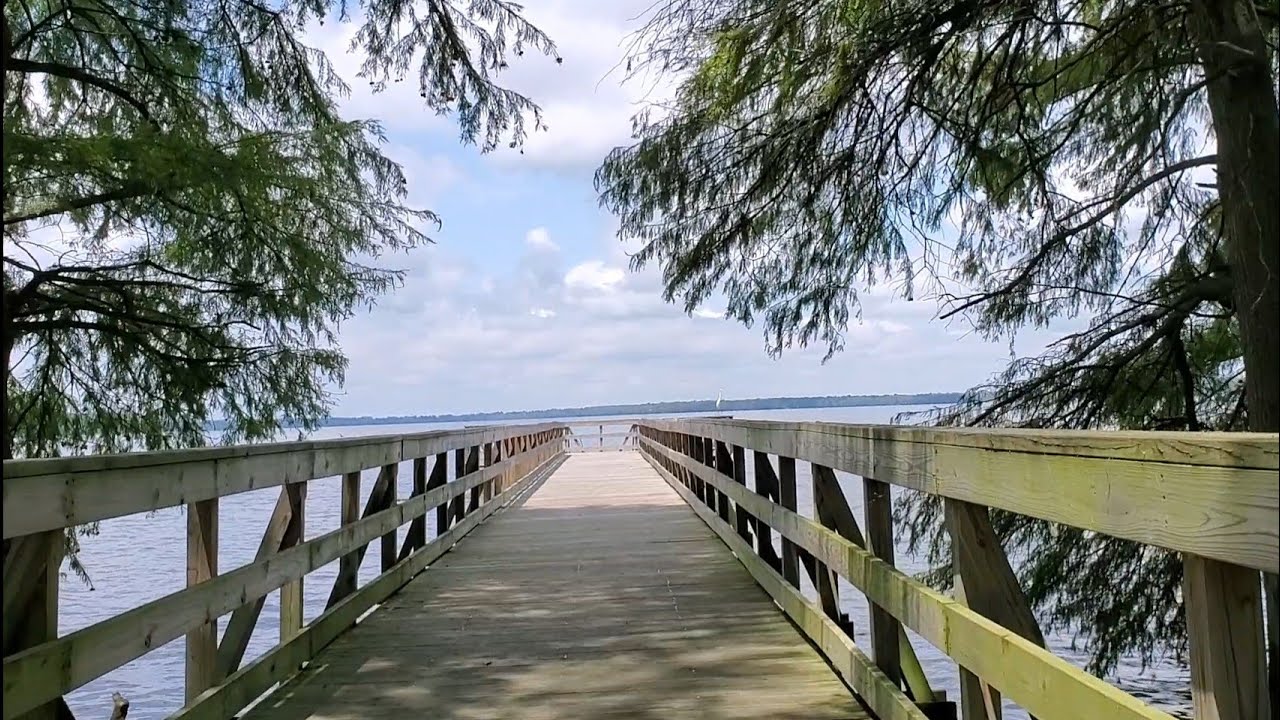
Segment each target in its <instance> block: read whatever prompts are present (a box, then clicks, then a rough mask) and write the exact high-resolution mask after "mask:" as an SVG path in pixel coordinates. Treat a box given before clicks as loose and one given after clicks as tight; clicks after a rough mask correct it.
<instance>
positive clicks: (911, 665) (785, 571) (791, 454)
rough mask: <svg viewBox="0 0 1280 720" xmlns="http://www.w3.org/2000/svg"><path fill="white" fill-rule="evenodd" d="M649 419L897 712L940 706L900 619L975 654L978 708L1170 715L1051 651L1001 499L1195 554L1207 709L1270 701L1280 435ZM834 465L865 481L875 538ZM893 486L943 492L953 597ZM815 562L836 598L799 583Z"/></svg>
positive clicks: (775, 577) (671, 479) (643, 439)
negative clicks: (921, 562) (1266, 589)
mask: <svg viewBox="0 0 1280 720" xmlns="http://www.w3.org/2000/svg"><path fill="white" fill-rule="evenodd" d="M635 430H636V432H637V433H638V434H639V435H640V440H639V444H640V449H641V452H642V453H643V454H644V456H645V457H646V458H647V459H648V460H649V461H650V463H651V464H652V465H653V466H654V467H655V469H657V470H658V472H659V474H661V475H662V476H663V477H664V479H666V480H667V481H668V483H670V484H671V485H672V487H674V488H675V489H676V491H677V492H679V493H680V495H681V496H682V497H683V498H684V499H685V500H686V501H687V502H688V503H689V505H690V506H691V507H692V508H693V509H694V510H695V511H696V512H697V513H698V515H699V516H701V517H702V519H703V520H704V521H705V522H706V523H707V524H708V525H709V526H710V527H711V528H712V529H713V530H714V531H715V532H716V533H717V534H719V536H720V537H721V538H722V539H723V540H724V542H725V543H726V544H728V545H729V546H730V547H731V548H732V549H733V550H734V552H735V554H736V555H737V556H738V557H739V559H740V560H741V562H742V563H743V565H745V566H746V568H747V569H748V570H749V571H750V572H751V574H752V575H753V576H755V578H756V580H757V581H758V582H759V583H760V585H762V586H763V587H764V588H765V589H766V590H767V591H768V592H769V593H770V595H772V597H773V598H774V600H775V601H776V602H777V603H778V604H779V605H780V606H781V607H782V609H783V610H784V611H785V612H786V613H787V614H788V615H789V616H790V617H791V618H792V619H793V621H794V622H795V623H796V624H797V625H798V626H799V627H800V628H801V629H802V630H803V632H805V633H806V634H807V635H808V637H809V638H810V639H811V640H812V641H813V642H814V643H815V644H816V645H817V646H818V647H819V648H820V649H821V650H822V652H823V653H824V654H825V655H826V656H827V658H828V659H829V660H830V661H831V663H832V664H833V666H834V667H835V668H836V669H837V670H838V671H839V672H840V674H841V675H842V676H844V678H845V680H846V682H848V683H849V684H850V686H851V687H852V688H853V689H854V690H855V691H856V692H857V693H858V694H859V695H860V696H861V697H862V698H863V700H864V701H866V702H867V703H868V705H869V706H870V707H871V709H872V710H873V711H874V712H875V713H876V715H878V716H879V717H880V718H882V719H883V720H896V719H898V718H914V719H916V720H922V719H923V718H926V717H930V716H931V715H933V713H931V712H930V702H932V701H934V700H936V699H937V697H936V695H935V694H934V693H933V691H932V690H931V689H930V688H929V685H928V682H927V679H926V678H924V677H923V673H922V672H921V671H920V669H919V666H918V664H917V663H915V662H914V661H915V654H914V652H913V649H912V646H911V644H910V642H909V641H907V639H906V635H905V634H904V633H903V632H902V629H901V626H906V627H908V628H910V629H912V630H914V631H915V632H916V633H917V634H919V635H920V636H921V637H922V638H924V639H925V640H926V641H928V642H929V643H931V644H933V645H934V646H935V647H937V648H938V649H939V650H941V651H942V652H943V653H945V654H946V655H948V656H950V657H951V658H952V659H954V660H955V662H956V663H957V664H958V665H959V666H960V668H961V669H962V672H961V679H962V682H961V698H960V705H961V709H962V711H963V715H964V717H965V718H981V717H984V716H985V717H991V718H995V717H999V714H1000V694H1004V695H1006V696H1007V697H1008V698H1009V699H1011V700H1012V701H1013V702H1015V703H1017V704H1018V705H1020V706H1021V707H1023V708H1025V709H1026V710H1027V711H1028V712H1029V713H1031V714H1032V715H1033V716H1034V717H1036V718H1040V719H1042V720H1048V719H1052V718H1062V719H1063V720H1076V719H1077V718H1099V719H1101V718H1107V719H1113V718H1114V719H1116V720H1121V719H1130V718H1132V719H1134V720H1136V719H1139V718H1141V719H1143V720H1155V719H1156V718H1160V719H1163V720H1168V718H1169V717H1170V716H1169V715H1167V714H1165V713H1164V712H1162V711H1160V710H1158V709H1156V708H1153V707H1151V706H1149V705H1146V704H1144V703H1143V702H1142V701H1140V700H1138V699H1136V698H1134V697H1132V696H1130V695H1128V694H1127V693H1125V692H1123V691H1122V690H1120V689H1118V688H1116V687H1114V686H1112V685H1110V684H1108V683H1106V682H1104V681H1102V680H1100V679H1098V678H1096V677H1094V676H1092V675H1090V674H1088V673H1086V672H1084V671H1083V670H1081V669H1079V668H1077V667H1075V666H1073V665H1071V664H1070V663H1068V662H1066V661H1065V660H1063V659H1061V658H1058V657H1057V656H1055V655H1053V654H1052V653H1050V652H1049V651H1047V650H1046V649H1044V647H1043V645H1044V638H1043V637H1042V636H1041V634H1040V631H1039V629H1038V626H1037V624H1036V621H1035V618H1034V616H1033V615H1032V613H1031V610H1030V608H1029V607H1028V606H1027V604H1026V601H1025V599H1024V597H1023V595H1022V592H1021V589H1020V586H1019V584H1018V580H1017V578H1016V577H1015V576H1014V573H1013V570H1012V569H1011V567H1010V563H1009V561H1008V559H1007V558H1006V556H1005V554H1004V552H1003V550H1002V549H1001V546H1000V543H999V540H998V539H997V538H996V536H995V534H994V531H993V529H992V525H991V522H990V516H989V512H988V508H999V509H1003V510H1007V511H1012V512H1015V513H1021V514H1024V515H1029V516H1033V517H1037V518H1041V519H1044V520H1050V521H1053V522H1056V523H1062V524H1065V525H1070V526H1073V527H1077V528H1083V529H1086V530H1092V531H1095V532H1100V533H1105V534H1108V535H1112V536H1115V537H1119V538H1126V539H1129V540H1134V541H1137V542H1141V543H1145V544H1148V545H1153V546H1157V547H1160V548H1165V549H1167V550H1173V551H1177V552H1179V553H1181V554H1182V558H1183V563H1184V573H1185V581H1184V584H1183V602H1184V604H1185V607H1186V612H1187V626H1188V631H1189V635H1190V637H1189V641H1190V644H1189V648H1190V663H1191V677H1192V687H1191V691H1192V698H1193V703H1194V711H1195V716H1196V717H1197V718H1203V719H1206V720H1207V719H1209V718H1215V719H1216V718H1223V719H1226V718H1231V719H1233V720H1234V719H1237V718H1240V719H1248V720H1262V718H1267V717H1270V715H1269V713H1268V710H1267V705H1268V698H1267V690H1266V665H1265V659H1264V650H1263V647H1264V630H1263V616H1262V597H1261V590H1260V587H1261V582H1260V576H1259V571H1263V572H1266V573H1276V572H1277V569H1278V568H1277V564H1278V552H1277V546H1278V541H1277V535H1278V532H1280V531H1278V529H1277V525H1278V524H1280V509H1278V508H1280V502H1278V500H1277V496H1278V494H1280V490H1278V487H1277V486H1278V476H1277V456H1278V454H1280V453H1278V451H1277V445H1278V442H1277V436H1276V435H1263V434H1207V433H1204V434H1190V433H1183V434H1174V433H1121V432H1098V433H1093V432H1036V431H1002V432H995V431H983V430H950V429H923V428H905V427H888V426H856V425H836V424H825V423H777V422H756V421H744V420H695V421H689V420H669V421H658V420H641V421H638V422H637V424H636V426H635ZM748 453H750V455H751V459H750V462H751V467H752V470H753V472H752V473H751V474H752V475H753V476H754V482H753V483H751V484H748V481H747V476H748V472H747V467H748V466H747V463H748V459H747V454H748ZM771 456H776V460H775V459H773V458H771ZM797 462H807V463H810V469H811V473H810V474H811V477H812V481H813V498H814V504H815V517H813V518H810V517H805V516H803V515H801V514H800V513H799V512H797V507H796V464H797ZM835 471H843V472H847V473H850V474H853V475H857V476H861V477H862V485H863V489H864V497H865V503H864V509H865V530H866V532H865V534H864V533H863V528H862V527H861V526H860V525H859V524H858V521H857V519H856V517H855V515H854V513H853V512H852V510H851V509H850V506H849V504H848V502H847V500H846V498H845V495H844V492H843V490H842V489H841V486H840V484H839V482H838V480H837V477H836V474H835ZM891 484H892V485H899V486H901V487H904V488H909V489H911V490H913V491H919V492H925V493H930V494H932V495H937V496H940V497H941V498H943V501H944V506H945V524H946V528H947V530H948V531H949V533H950V536H951V540H952V548H953V557H954V566H955V570H956V572H957V576H956V588H957V592H956V594H955V596H954V597H952V596H948V595H945V594H942V593H940V592H937V591H936V590H933V589H931V588H930V587H928V586H927V585H925V584H923V583H921V582H919V581H917V580H915V579H913V578H911V577H909V576H907V575H905V574H903V573H902V572H900V571H898V570H897V569H896V568H895V567H894V553H893V547H894V544H893V519H892V512H891V506H890V505H891V503H890V493H889V485H891ZM773 533H778V534H779V535H780V536H781V548H780V551H779V550H778V549H777V548H775V546H774V543H773V539H772V537H773V535H772V534H773ZM801 568H804V569H805V570H807V571H808V573H809V575H810V577H811V579H812V581H813V585H814V586H815V587H816V588H817V590H818V596H819V603H820V605H815V604H814V603H813V602H812V601H810V600H808V599H807V598H806V597H805V596H804V595H803V594H802V593H801V592H800V572H801ZM835 575H839V576H841V577H844V578H845V579H846V580H847V581H848V582H849V583H850V584H852V585H853V586H854V587H856V588H857V589H859V590H860V591H861V592H862V593H863V594H865V595H866V598H867V600H868V604H869V607H870V610H871V612H870V615H871V617H870V628H871V636H872V642H871V646H872V647H871V649H872V655H871V657H870V658H869V657H868V656H867V655H866V654H864V653H863V651H862V649H861V648H859V647H858V646H856V645H855V644H854V643H853V641H852V639H851V633H850V632H849V622H848V619H847V618H846V617H844V615H843V614H842V613H841V612H840V608H839V605H838V599H837V597H836V593H837V583H836V579H835ZM1125 581H1126V579H1124V578H1116V582H1125Z"/></svg>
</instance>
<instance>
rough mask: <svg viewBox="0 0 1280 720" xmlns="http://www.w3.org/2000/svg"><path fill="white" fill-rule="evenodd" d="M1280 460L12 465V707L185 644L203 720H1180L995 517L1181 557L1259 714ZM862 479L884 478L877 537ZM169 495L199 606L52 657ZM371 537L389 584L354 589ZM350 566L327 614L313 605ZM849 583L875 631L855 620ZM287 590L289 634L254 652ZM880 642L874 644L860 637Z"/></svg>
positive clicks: (1230, 700)
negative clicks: (311, 580)
mask: <svg viewBox="0 0 1280 720" xmlns="http://www.w3.org/2000/svg"><path fill="white" fill-rule="evenodd" d="M579 429H580V428H579ZM1278 445H1280V443H1278V441H1277V437H1276V436H1275V435H1249V434H1230V435H1226V434H1221V435H1218V434H1175V433H1066V432H1041V431H1036V432H1032V431H1005V432H994V431H978V430H941V429H922V428H902V427H883V426H857V425H838V424H826V423H774V422H758V421H741V420H732V419H727V418H716V419H693V420H689V419H682V420H634V421H630V420H629V421H620V420H610V421H604V424H603V425H602V424H601V423H600V421H594V422H593V424H592V425H591V426H590V427H589V428H587V429H586V430H585V431H583V432H578V431H577V430H576V429H575V428H574V427H571V426H569V425H564V424H546V425H517V426H503V427H480V428H467V429H464V430H457V431H446V432H434V433H421V434H414V435H402V436H384V437H372V438H353V439H347V440H333V441H314V442H300V443H281V444H276V445H260V446H246V447H235V448H210V449H205V450H194V451H185V452H171V453H139V454H131V455H119V456H94V457H80V458H62V459H51V460H31V461H9V462H6V463H5V465H4V473H5V477H4V539H5V543H6V554H5V568H4V644H5V658H4V710H3V717H4V719H5V720H9V719H10V718H54V717H59V715H58V709H59V707H60V706H62V700H61V699H62V697H63V696H64V695H66V694H67V693H69V692H72V691H74V690H75V689H76V688H78V687H81V686H83V685H84V684H86V683H88V682H90V681H92V680H94V679H95V678H98V677H101V676H102V675H104V674H105V673H107V672H110V671H111V670H112V669H114V668H116V667H119V666H120V665H123V664H124V663H127V662H130V661H132V660H135V659H136V658H139V657H142V656H143V655H145V654H147V653H148V652H150V651H151V650H152V649H154V648H156V647H159V646H160V645H163V644H164V643H166V642H169V641H170V640H174V639H177V638H182V637H184V636H185V643H186V653H187V662H186V677H185V686H186V698H187V703H186V705H185V706H184V707H183V708H182V709H181V710H179V711H178V712H177V713H176V714H175V715H174V717H180V718H217V719H219V720H226V719H227V718H232V717H244V718H253V719H259V720H277V719H279V720H286V719H287V720H294V719H296V720H302V719H303V718H315V719H317V720H318V719H320V718H324V719H326V720H342V719H346V718H351V719H352V720H354V719H355V718H392V717H396V718H399V717H405V716H417V717H431V718H459V719H461V718H522V719H526V718H527V719H535V720H536V719H540V718H548V719H550V718H659V717H661V718H671V717H677V718H680V717H683V718H760V719H761V720H763V719H764V718H797V719H798V718H816V719H823V718H827V719H830V720H836V719H841V718H845V719H853V718H884V719H894V720H898V719H911V720H926V718H933V719H936V718H943V717H957V716H960V717H964V718H966V720H977V719H979V718H991V719H992V720H994V718H998V717H999V716H1000V705H1001V698H1002V697H1003V698H1006V699H1008V700H1011V701H1013V702H1014V703H1016V704H1018V705H1019V706H1021V707H1023V708H1025V709H1026V710H1027V711H1028V712H1030V713H1031V714H1032V715H1033V716H1035V717H1036V718H1041V719H1052V718H1061V719H1063V720H1068V719H1070V720H1074V719H1075V718H1120V719H1126V718H1133V719H1135V720H1136V719H1139V718H1141V719H1144V720H1157V719H1160V720H1168V718H1169V717H1170V716H1169V715H1167V714H1166V713H1164V712H1162V711H1161V710H1159V709H1157V708H1154V707H1151V706H1149V705H1146V704H1144V703H1143V702H1142V701H1140V700H1138V699H1136V698H1134V697H1132V696H1129V695H1127V694H1126V693H1124V692H1123V691H1121V690H1120V689H1118V688H1116V687H1113V686H1111V685H1109V684H1107V683H1106V682H1104V681H1102V680H1099V679H1097V678H1095V677H1093V676H1090V675H1088V674H1087V673H1085V672H1083V671H1082V670H1080V669H1079V668H1077V667H1075V666H1073V665H1071V664H1069V663H1067V662H1066V661H1064V660H1062V659H1060V658H1058V657H1056V656H1054V655H1053V654H1052V653H1051V652H1049V651H1047V650H1045V649H1044V648H1043V647H1042V645H1043V639H1042V638H1041V637H1040V635H1039V632H1038V630H1037V629H1036V627H1035V623H1034V618H1033V616H1032V615H1031V612H1030V610H1029V608H1027V607H1026V604H1025V601H1024V600H1023V599H1022V594H1021V591H1020V589H1019V585H1018V581H1017V578H1016V577H1014V574H1013V572H1012V570H1011V569H1010V565H1009V562H1008V560H1007V558H1006V557H1005V555H1004V553H1003V551H1002V550H1001V548H1000V544H999V542H998V541H997V540H996V539H995V537H994V535H993V532H992V530H991V523H990V519H989V511H988V509H989V508H998V509H1001V510H1005V511H1010V512H1017V513H1022V514H1026V515H1031V516H1035V517H1038V518H1042V519H1046V520H1050V521H1054V522H1058V523H1063V524H1066V525H1071V526H1074V527H1080V528H1085V529H1088V530H1092V531H1096V532H1102V533H1107V534H1111V535H1114V536H1116V537H1122V538H1127V539H1130V540H1134V541H1137V542H1141V543H1146V544H1149V545H1153V546H1157V547H1160V548H1164V549H1167V550H1171V551H1175V552H1177V553H1180V554H1181V556H1182V559H1183V563H1184V567H1185V574H1186V581H1185V583H1184V590H1183V600H1184V603H1185V605H1186V608H1187V614H1188V618H1187V619H1188V628H1189V633H1190V638H1189V639H1190V651H1191V652H1190V659H1191V663H1192V677H1193V682H1192V687H1191V692H1192V697H1193V700H1194V703H1195V715H1196V717H1197V718H1198V719H1206V720H1207V719H1209V718H1214V719H1218V718H1221V719H1231V720H1236V719H1240V720H1262V719H1263V718H1269V717H1271V715H1270V709H1269V708H1268V697H1267V691H1266V666H1265V653H1264V643H1265V642H1266V637H1267V636H1266V632H1265V630H1264V625H1263V616H1262V607H1263V597H1262V591H1261V587H1262V583H1261V573H1264V572H1265V573H1276V572H1277V570H1278V569H1280V568H1278V562H1280V560H1278V558H1280V551H1278V548H1280V540H1278V535H1280V530H1278V528H1277V525H1278V524H1280V497H1278V496H1280V488H1278V483H1277V478H1278V476H1277V458H1278V457H1280V448H1278ZM599 450H605V451H606V452H578V451H599ZM609 451H613V452H609ZM798 469H799V470H800V471H799V472H798ZM366 470H369V471H370V472H371V473H376V477H375V476H373V475H370V477H369V478H365V477H364V476H363V472H364V471H366ZM401 471H404V472H406V473H410V474H411V477H412V481H413V482H412V486H413V490H412V493H411V494H410V496H409V497H406V498H397V496H396V490H395V488H396V479H397V477H398V476H399V474H400V473H401ZM837 472H840V473H848V474H851V475H856V476H859V477H860V478H861V484H862V487H863V494H864V498H865V502H864V507H865V512H864V514H863V516H862V517H861V518H859V517H857V516H856V515H855V513H854V512H853V511H852V510H851V505H850V503H849V502H848V501H847V499H846V497H845V494H844V490H843V489H842V487H841V485H840V483H839V482H838V480H837V475H836V473H837ZM335 476H339V477H341V478H342V480H341V487H342V526H341V527H339V528H338V529H337V530H334V531H333V532H329V533H325V534H321V535H318V536H317V535H314V533H313V534H312V535H311V536H308V534H307V533H306V532H305V517H304V516H305V513H304V508H305V502H304V500H305V497H306V488H307V486H308V481H310V480H313V479H319V478H328V477H335ZM804 478H807V480H806V481H807V482H808V483H810V484H811V488H812V496H813V498H814V508H813V512H812V513H808V512H807V511H806V509H804V508H799V507H797V482H798V479H804ZM369 479H371V480H372V482H373V486H372V492H371V493H370V494H369V497H368V501H367V502H366V503H365V506H364V508H363V512H362V511H361V508H360V506H359V499H360V497H361V493H360V488H361V484H362V483H363V482H365V481H366V480H369ZM890 485H898V486H900V487H904V488H908V489H910V490H911V491H916V492H926V493H930V494H933V495H936V496H940V497H941V498H942V499H943V502H944V510H945V512H944V515H945V523H946V529H947V531H948V532H949V533H950V535H951V537H952V540H953V543H954V549H955V556H956V572H957V576H958V578H957V579H958V581H959V582H957V586H958V588H961V591H960V592H958V593H957V594H956V596H954V597H953V596H949V595H945V594H942V593H939V592H937V591H936V590H933V589H931V588H929V587H927V586H925V585H923V584H921V583H919V582H918V581H916V580H915V579H913V578H911V577H908V576H907V575H905V574H903V573H901V572H899V571H898V570H896V569H895V568H894V558H893V537H894V530H893V521H892V514H891V509H890V502H889V498H890V495H889V487H890ZM271 487H278V488H279V490H278V491H271V492H278V494H279V497H278V501H277V505H276V508H275V512H274V514H273V515H272V517H271V519H270V521H269V523H268V525H267V527H266V528H265V530H264V532H263V538H262V543H261V546H260V550H259V552H258V556H257V558H256V559H255V561H254V562H251V563H249V564H247V565H244V566H241V567H238V568H220V567H218V562H217V558H218V499H219V498H220V497H225V496H228V495H231V494H235V493H239V492H245V491H250V490H261V489H263V488H271ZM174 505H186V506H187V510H188V513H187V517H188V567H187V570H188V587H187V588H186V589H184V590H181V591H179V592H176V593H173V594H172V595H169V596H166V597H163V598H161V599H159V600H156V601H154V602H151V603H147V604H145V605H143V606H141V607H138V608H135V609H133V610H131V611H129V612H126V613H124V614H121V615H117V616H115V617H112V618H110V619H108V620H105V621H102V622H100V623H97V624H95V625H92V626H89V627H86V628H84V629H81V630H78V631H76V632H73V633H70V634H67V635H62V636H59V634H58V633H57V624H56V613H57V591H56V588H57V584H56V569H57V566H58V562H59V560H60V554H59V550H60V548H61V533H62V530H63V528H65V527H73V526H76V525H80V524H83V523H87V522H93V521H97V520H105V519H109V518H113V517H120V516H123V515H128V514H133V513H140V512H148V511H151V510H155V509H159V508H163V507H170V506H174ZM428 517H430V518H431V519H432V521H433V522H431V523H428V522H427V519H428ZM429 526H434V531H432V532H429V531H428V530H429ZM429 536H430V537H429ZM375 541H376V542H378V543H379V545H380V548H381V552H380V555H381V558H382V567H381V570H382V572H381V574H380V575H378V576H377V578H375V579H374V580H372V581H370V582H368V583H366V584H364V585H363V586H359V587H358V586H357V585H358V583H357V578H358V577H359V575H358V570H359V567H360V565H361V564H362V561H363V559H364V556H365V550H366V548H367V547H368V546H369V545H370V544H371V543H372V542H375ZM334 561H338V562H339V563H340V567H341V569H340V571H339V573H338V577H337V580H336V582H335V583H334V586H333V587H332V589H331V591H330V593H329V602H328V603H327V607H326V609H325V610H324V612H323V613H321V614H320V615H319V616H318V617H315V618H313V619H311V620H310V621H309V622H304V614H303V608H302V597H303V594H302V592H301V585H302V583H303V582H304V581H305V578H306V576H307V574H308V573H310V572H311V571H314V570H315V569H317V568H319V567H321V566H324V565H326V564H328V563H330V562H334ZM837 577H842V578H844V579H845V580H847V581H848V582H849V583H850V584H852V585H853V586H854V587H856V588H858V589H859V590H860V591H861V592H863V593H864V594H865V595H866V597H867V599H868V602H869V604H870V614H869V617H867V618H849V617H847V616H845V615H844V614H843V613H842V612H841V609H840V603H839V598H838V593H839V590H838V588H839V584H838V583H837V581H836V580H837ZM802 578H804V579H805V582H803V583H802ZM802 587H813V588H816V592H815V593H814V595H815V596H814V597H809V596H807V595H806V594H804V593H803V592H802V591H801V588H802ZM277 589H279V590H280V591H281V603H282V610H281V613H280V642H279V643H278V644H277V645H276V646H275V647H274V648H272V649H271V650H269V651H267V652H266V653H265V654H263V655H261V656H259V657H257V658H253V659H251V660H249V661H247V662H245V659H244V655H245V648H246V646H247V641H248V637H249V635H250V633H251V632H252V630H253V628H254V627H255V626H256V625H257V622H258V617H259V615H260V613H261V608H262V599H263V597H264V596H265V595H266V594H268V593H270V592H273V591H275V590H277ZM371 610H372V612H370V611H371ZM862 622H865V623H868V626H869V628H870V630H871V638H872V639H871V642H870V646H869V647H862V646H859V645H858V644H857V643H855V642H854V640H853V639H852V638H853V635H852V632H851V628H852V626H853V624H855V623H862ZM222 623H225V632H224V633H223V634H222V636H221V639H219V633H218V632H217V629H218V626H219V624H222ZM903 628H909V629H911V630H913V631H914V633H915V634H916V635H917V636H918V638H922V639H923V640H924V641H925V642H928V643H930V644H932V645H933V646H935V647H936V648H938V649H939V650H941V651H942V652H944V653H946V654H947V655H949V656H951V657H952V658H953V659H954V660H955V661H956V663H957V664H958V665H959V667H960V668H961V683H960V687H961V693H960V696H959V697H952V698H945V697H942V696H941V694H940V693H938V692H937V691H936V690H935V689H934V687H933V685H934V684H936V678H935V679H934V681H933V682H931V679H930V678H929V677H927V676H926V674H925V673H924V672H923V671H922V670H921V668H920V665H919V663H918V662H917V660H916V654H915V649H914V648H915V646H913V644H912V642H913V640H912V639H910V638H909V636H908V635H907V634H906V633H905V632H904V630H903ZM1272 641H1273V642H1274V637H1273V638H1272ZM915 642H919V639H916V640H915ZM176 680H177V679H176V678H175V681H176ZM63 707H65V706H63ZM104 715H105V713H104Z"/></svg>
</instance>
